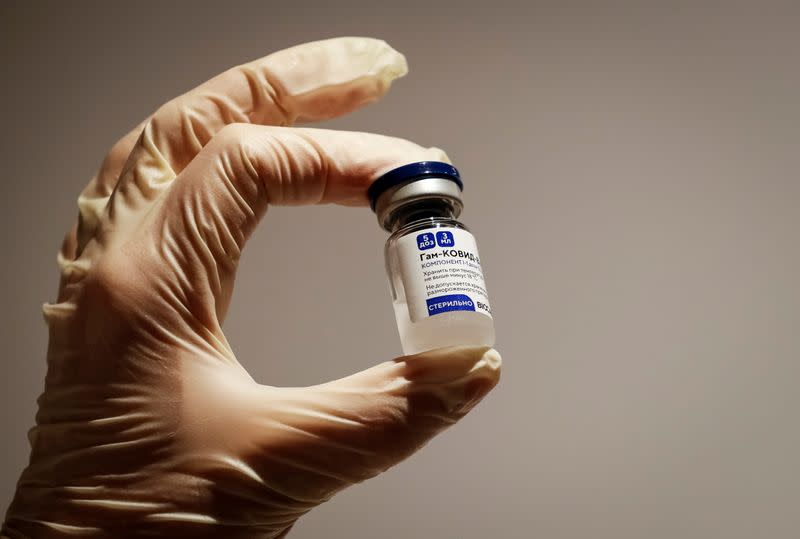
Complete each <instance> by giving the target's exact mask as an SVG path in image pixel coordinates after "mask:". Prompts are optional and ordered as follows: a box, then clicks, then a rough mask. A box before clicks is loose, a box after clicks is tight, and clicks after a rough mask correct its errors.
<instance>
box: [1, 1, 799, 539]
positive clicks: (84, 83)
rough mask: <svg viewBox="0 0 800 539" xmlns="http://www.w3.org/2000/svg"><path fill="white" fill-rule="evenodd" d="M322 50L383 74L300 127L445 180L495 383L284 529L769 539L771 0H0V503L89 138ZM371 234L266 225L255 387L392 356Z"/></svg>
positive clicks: (313, 222)
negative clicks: (475, 272) (444, 156)
mask: <svg viewBox="0 0 800 539" xmlns="http://www.w3.org/2000/svg"><path fill="white" fill-rule="evenodd" d="M793 4H794V5H793ZM337 35H371V36H375V37H380V38H383V39H386V40H387V41H389V42H390V43H391V44H392V45H394V46H395V47H396V48H398V49H399V50H401V51H402V52H404V53H405V54H406V55H407V57H408V60H409V63H410V66H411V73H410V75H409V76H408V78H406V79H404V80H401V81H399V82H398V83H397V84H396V86H395V88H394V89H393V90H392V92H391V93H390V95H389V97H388V99H386V100H385V102H383V103H381V104H380V105H379V106H376V107H371V108H369V109H366V110H363V111H361V112H358V113H357V114H354V115H352V116H351V117H348V118H345V119H341V120H337V121H335V122H330V123H328V124H327V125H326V126H327V127H336V128H341V129H353V130H365V131H377V132H384V133H388V134H392V135H398V136H402V137H407V138H411V139H413V140H415V141H417V142H419V143H422V144H426V145H438V146H441V147H443V148H445V149H446V150H447V151H448V153H449V154H450V156H451V158H452V159H453V160H454V162H455V163H456V164H457V165H458V166H459V167H460V168H461V169H462V171H463V173H464V176H465V182H466V191H465V197H466V211H465V213H464V215H463V218H464V221H465V222H466V223H467V224H469V225H470V226H471V227H472V228H473V229H474V230H475V231H476V234H477V236H478V239H479V245H480V248H481V254H482V258H483V259H484V260H485V267H486V270H487V278H488V284H489V289H490V293H491V296H492V300H493V307H494V310H495V312H496V322H497V328H498V344H497V346H498V349H499V350H500V351H501V352H502V353H503V355H504V358H505V370H504V376H503V380H502V382H501V384H500V386H499V387H498V388H497V390H496V391H495V392H494V393H493V394H492V395H491V396H490V397H489V398H488V399H487V400H486V401H485V402H484V403H483V404H482V405H481V406H479V407H478V408H477V409H475V411H474V412H473V413H472V414H471V415H470V416H469V417H468V418H466V419H465V420H464V421H463V423H461V424H459V425H458V426H456V427H455V428H453V429H452V430H450V431H448V432H446V433H445V434H444V435H443V436H441V437H440V438H438V439H436V440H435V441H434V442H432V443H431V444H430V445H429V446H428V447H427V448H426V449H425V450H424V451H422V452H421V453H419V454H418V455H416V456H414V457H413V458H411V459H410V460H409V461H407V462H405V463H403V464H401V465H400V466H398V467H397V468H395V469H393V470H391V471H390V472H388V473H386V474H385V475H383V476H381V477H379V478H377V479H375V480H372V481H370V482H369V483H367V484H363V485H360V486H357V487H355V488H352V489H350V490H348V491H345V492H344V493H342V494H341V495H339V496H337V497H336V498H335V499H334V500H333V501H332V502H330V503H328V504H326V505H324V506H323V507H320V508H319V509H317V510H315V511H313V512H312V513H311V514H310V515H309V516H308V517H306V518H304V519H303V520H301V521H300V523H299V524H298V526H297V527H296V531H295V532H294V533H293V534H292V535H291V537H293V538H297V539H300V538H320V537H352V538H378V537H380V538H385V539H401V538H406V537H423V538H429V537H436V538H445V539H449V538H458V539H478V538H487V537H489V538H495V537H496V538H509V539H510V538H545V539H585V538H590V537H591V538H609V539H612V538H613V539H625V538H637V539H638V538H645V537H646V538H648V539H661V538H663V539H673V538H676V537H680V538H682V539H688V538H698V539H700V538H703V539H709V538H725V539H736V538H742V539H745V538H747V539H750V538H753V537H764V538H770V539H779V538H791V537H798V536H800V420H799V419H798V410H799V409H800V389H798V384H799V383H800V286H799V285H798V278H799V277H800V179H799V176H798V165H799V164H800V106H799V105H798V96H800V62H799V61H798V58H800V5H798V4H797V3H792V2H785V3H783V4H777V3H770V2H760V1H752V2H749V3H738V2H716V3H707V2H706V3H704V2H696V1H694V2H689V1H687V2H637V3H620V2H584V3H577V2H572V1H568V2H556V1H553V2H534V1H529V2H517V3H503V2H499V1H497V0H493V1H490V2H482V3H478V2H449V3H445V2H431V1H427V2H416V1H395V2H385V3H381V2H374V1H373V2H362V3H353V2H348V1H342V0H338V1H336V2H330V1H317V0H313V1H312V0H304V1H297V2H250V3H248V2H235V1H225V2H216V3H211V2H205V3H200V2H185V3H178V2H141V1H137V2H129V3H127V4H126V3H122V2H113V3H112V2H98V3H93V2H92V3H90V2H52V3H43V2H17V3H15V2H9V1H2V3H0V43H2V49H1V50H0V55H1V57H0V73H1V75H0V79H1V80H2V85H0V92H1V93H2V96H1V98H0V108H1V109H2V110H0V118H2V122H3V133H2V144H1V145H0V157H1V159H0V163H2V167H3V172H2V181H0V192H1V193H2V196H0V220H1V221H0V242H1V244H2V246H3V251H2V253H3V254H2V264H1V265H0V278H1V279H2V281H0V282H1V283H2V284H1V285H0V286H1V287H2V296H1V297H2V310H1V312H0V342H2V344H3V346H4V350H3V354H2V359H1V360H0V384H2V386H1V388H2V393H0V428H2V430H1V431H0V437H1V439H2V455H3V456H2V459H1V461H0V507H2V508H3V509H0V510H2V511H4V508H5V506H6V505H7V504H8V502H9V501H10V498H11V495H12V491H13V488H14V482H15V481H16V479H17V476H18V474H19V472H20V471H21V469H22V468H23V467H24V465H25V462H26V459H27V451H28V445H27V441H26V438H25V435H26V431H27V429H28V428H29V427H30V426H31V425H32V423H33V418H34V414H35V410H36V397H37V395H38V394H39V392H40V390H41V388H42V383H43V375H44V372H45V349H46V344H47V343H46V332H45V326H44V323H43V320H42V316H41V304H42V303H43V302H45V301H47V300H51V299H53V298H54V294H55V289H56V278H57V270H56V264H55V254H56V250H57V248H58V245H59V243H60V240H61V238H62V234H63V231H64V229H65V228H66V227H67V226H68V224H69V223H70V222H71V221H72V220H73V217H74V214H75V211H76V206H75V198H76V196H77V194H78V192H79V190H80V189H81V188H82V186H83V185H84V183H85V182H86V181H87V180H88V179H89V178H90V176H91V175H92V174H93V173H94V171H95V169H96V167H97V166H98V165H99V163H100V160H101V158H102V156H103V155H104V153H105V150H106V149H107V147H108V146H109V145H110V144H111V143H112V142H113V141H115V140H116V138H117V137H118V136H119V135H121V134H123V133H124V132H126V131H127V130H128V129H129V128H130V127H132V126H133V125H135V124H136V123H137V122H138V121H139V120H140V119H142V118H143V117H145V116H146V115H147V114H148V113H150V112H151V111H153V110H154V109H155V108H156V107H157V106H158V105H159V104H161V103H162V102H164V101H166V100H168V99H170V98H171V97H173V96H176V95H177V94H179V93H182V92H183V91H185V90H187V89H189V88H191V87H192V86H194V85H196V84H198V83H200V82H201V81H203V80H205V79H207V78H209V77H211V76H213V75H215V74H216V73H218V72H220V71H222V70H224V69H226V68H227V67H230V66H232V65H234V64H238V63H241V62H244V61H247V60H250V59H253V58H256V57H259V56H262V55H264V54H266V53H268V52H270V51H273V50H277V49H280V48H283V47H286V46H289V45H293V44H296V43H299V42H303V41H310V40H315V39H320V38H325V37H332V36H337ZM384 240H385V235H384V233H383V232H382V231H381V230H380V229H379V228H378V226H377V224H376V222H375V219H374V216H373V215H372V214H371V213H370V212H369V210H367V209H357V210H352V209H344V208H337V207H316V208H301V209H297V208H292V209H286V208H277V209H273V210H271V211H270V214H268V216H267V218H266V219H265V221H264V223H263V226H262V227H261V229H260V230H259V231H258V233H257V234H256V236H255V237H254V238H253V240H251V243H250V244H249V246H248V249H247V251H246V254H245V257H244V264H243V267H242V269H241V273H240V276H239V280H238V283H237V292H236V296H235V298H234V302H233V306H232V309H231V311H230V316H229V318H228V320H227V323H226V332H227V334H228V337H229V340H230V341H231V343H232V344H233V346H234V349H235V350H236V352H237V354H238V356H239V358H240V360H241V361H242V363H244V364H245V365H246V366H247V367H248V368H249V369H250V371H251V372H252V373H253V375H254V376H255V377H256V379H258V380H260V381H262V382H265V383H270V384H274V385H300V384H314V383H317V382H322V381H325V380H328V379H332V378H337V377H340V376H343V375H346V374H349V373H351V372H354V371H356V370H360V369H362V368H365V367H367V366H370V365H372V364H374V363H377V362H380V361H383V360H386V359H389V358H391V357H394V356H395V355H397V354H398V353H399V344H398V339H397V336H396V332H395V325H394V318H393V313H392V308H391V304H390V301H389V297H388V292H387V285H386V282H385V277H384V273H383V271H384V270H383V259H382V246H383V242H384ZM278 255H280V256H281V260H284V261H291V263H286V262H282V263H277V264H276V263H275V259H276V258H275V257H276V256H278ZM343 261H347V262H343Z"/></svg>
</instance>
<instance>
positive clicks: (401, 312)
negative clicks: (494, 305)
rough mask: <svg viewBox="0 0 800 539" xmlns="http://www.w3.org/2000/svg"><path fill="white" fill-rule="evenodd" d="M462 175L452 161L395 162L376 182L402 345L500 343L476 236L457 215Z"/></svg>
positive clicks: (373, 191) (419, 348)
mask: <svg viewBox="0 0 800 539" xmlns="http://www.w3.org/2000/svg"><path fill="white" fill-rule="evenodd" d="M462 190H463V183H462V181H461V176H460V174H459V172H458V170H457V169H456V168H455V167H453V166H452V165H450V164H448V163H441V162H437V161H423V162H419V163H412V164H409V165H404V166H402V167H399V168H396V169H394V170H391V171H389V172H387V173H386V174H384V175H383V176H381V177H380V178H378V179H377V180H376V181H375V182H374V183H373V184H372V185H371V186H370V188H369V191H368V195H369V199H370V205H371V207H372V209H373V211H374V212H375V214H376V215H377V216H378V222H379V223H380V225H381V227H383V228H384V229H385V230H387V231H388V232H390V233H391V235H390V236H389V239H388V240H387V241H386V248H385V256H386V271H387V273H388V275H389V285H390V289H391V294H392V302H393V303H394V313H395V317H396V318H397V329H398V331H399V333H400V342H401V344H402V347H403V353H404V354H406V355H410V354H417V353H420V352H424V351H426V350H432V349H434V348H442V347H445V346H459V345H475V346H493V345H494V338H495V334H494V321H493V320H492V310H491V307H490V305H489V298H488V296H487V293H486V283H485V282H484V278H483V269H482V268H481V260H480V257H479V255H478V248H477V245H476V243H475V237H474V236H473V235H472V233H471V232H470V231H469V229H468V228H467V227H466V226H464V225H463V224H462V223H460V222H459V221H458V220H457V218H458V216H459V215H460V214H461V210H462V208H463V204H462V201H461V191H462Z"/></svg>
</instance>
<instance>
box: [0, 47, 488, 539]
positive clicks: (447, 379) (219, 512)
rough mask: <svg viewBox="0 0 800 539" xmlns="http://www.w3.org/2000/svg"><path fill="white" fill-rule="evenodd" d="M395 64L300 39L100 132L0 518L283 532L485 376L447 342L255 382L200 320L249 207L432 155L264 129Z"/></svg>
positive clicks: (136, 531) (348, 195)
mask: <svg viewBox="0 0 800 539" xmlns="http://www.w3.org/2000/svg"><path fill="white" fill-rule="evenodd" d="M405 71H406V65H405V60H404V58H403V56H402V55H401V54H399V53H397V52H396V51H394V50H393V49H391V48H390V47H389V46H388V45H386V44H385V43H384V42H382V41H377V40H372V39H365V38H342V39H332V40H328V41H321V42H316V43H309V44H305V45H301V46H298V47H295V48H291V49H288V50H285V51H281V52H278V53H275V54H273V55H270V56H267V57H266V58H263V59H261V60H257V61H254V62H252V63H249V64H245V65H242V66H239V67H236V68H233V69H231V70H229V71H227V72H225V73H223V74H221V75H219V76H218V77H216V78H214V79H211V80H210V81H208V82H207V83H205V84H203V85H202V86H200V87H198V88H196V89H194V90H192V91H190V92H189V93H187V94H184V95H182V96H180V97H178V98H176V99H174V100H172V101H170V102H169V103H167V104H166V105H164V106H162V107H161V108H159V109H158V110H157V111H156V112H155V114H153V115H152V116H151V117H150V118H149V119H147V120H146V121H145V122H144V123H143V124H142V125H140V126H139V127H138V128H136V129H134V130H133V131H132V132H131V133H129V134H128V135H126V136H125V137H123V138H122V139H121V140H120V141H119V142H118V143H116V144H115V145H114V146H113V147H112V148H111V150H110V152H109V154H108V156H107V157H106V159H105V161H104V162H103V164H102V167H101V168H100V170H99V172H98V174H97V176H96V177H95V178H94V179H93V180H92V181H91V182H90V183H89V185H88V186H87V187H86V188H85V190H84V191H83V193H82V194H81V196H80V198H79V200H78V204H79V209H80V212H79V219H78V222H77V223H76V225H75V226H74V227H73V229H72V231H71V232H70V233H69V234H68V235H67V237H66V239H65V241H64V243H63V246H62V249H61V252H60V254H59V265H60V267H61V272H62V274H61V284H60V287H59V293H58V300H57V302H56V303H53V304H46V305H45V306H44V314H45V318H46V320H47V323H48V326H49V330H50V343H49V348H48V357H47V361H48V373H47V379H46V384H45V390H44V393H43V394H42V396H41V397H40V399H39V412H38V415H37V425H36V427H35V428H34V429H32V431H31V433H30V442H31V445H32V452H31V459H30V464H29V466H28V467H27V469H26V470H25V471H24V472H23V475H22V477H21V479H20V481H19V484H18V488H17V493H16V496H15V498H14V501H13V502H12V505H11V507H10V508H9V511H8V514H7V517H6V522H5V524H4V527H3V531H2V534H1V535H2V537H5V538H9V539H10V538H13V539H16V538H21V537H36V538H43V537H104V538H105V537H109V538H111V537H113V538H116V539H119V538H123V537H138V536H159V537H194V538H197V537H215V538H218V537H225V538H227V539H235V538H239V537H248V538H250V537H259V538H262V537H263V538H267V537H269V538H272V537H283V536H285V535H286V533H287V532H288V531H289V529H290V528H291V527H292V525H293V524H294V522H295V521H296V520H297V519H298V518H299V517H300V516H301V515H303V514H304V513H306V512H307V511H309V510H310V509H312V508H313V507H314V506H316V505H318V504H320V503H322V502H324V501H325V500H327V499H329V498H330V497H331V496H332V495H333V494H334V493H336V492H337V491H339V490H341V489H343V488H345V487H347V486H348V485H352V484H354V483H358V482H360V481H363V480H364V479H367V478H369V477H372V476H374V475H376V474H378V473H380V472H382V471H384V470H386V469H387V468H389V467H390V466H392V465H394V464H396V463H398V462H399V461H401V460H403V459H404V458H406V457H408V456H409V455H410V454H411V453H413V452H414V451H416V450H417V449H419V448H420V447H421V446H422V445H424V444H425V443H426V442H427V441H428V440H429V439H430V438H431V437H433V436H434V435H435V434H437V433H438V432H440V431H442V430H443V429H445V428H447V427H449V426H450V425H452V424H453V423H455V422H456V421H457V420H458V419H459V418H461V417H462V416H463V415H464V414H466V413H467V412H468V411H469V410H470V409H471V408H472V407H473V406H474V405H475V404H476V403H477V402H478V401H480V400H481V398H483V397H484V396H485V395H486V393H487V392H488V391H489V390H490V389H491V388H492V387H493V386H494V385H495V384H496V383H497V381H498V378H499V374H500V357H499V356H498V354H497V353H496V352H495V351H493V350H488V349H482V348H458V349H445V350H439V351H435V352H430V353H425V354H420V355H417V356H411V357H403V358H399V359H395V360H392V361H388V362H385V363H382V364H380V365H377V366H376V367H373V368H371V369H368V370H366V371H364V372H361V373H358V374H355V375H352V376H349V377H347V378H343V379H341V380H337V381H334V382H330V383H327V384H322V385H318V386H314V387H308V388H278V387H271V386H267V385H261V384H259V383H256V382H255V381H254V380H253V379H252V378H251V377H250V376H249V375H248V374H247V372H246V371H245V370H244V368H243V367H242V366H241V365H240V364H239V363H238V362H237V360H236V358H235V357H234V354H233V352H232V351H231V347H230V346H229V345H228V342H227V341H226V339H225V335H224V334H223V332H222V328H221V325H222V323H223V321H224V319H225V314H226V311H227V309H228V305H229V301H230V298H231V293H232V290H233V283H234V277H235V274H236V268H237V265H238V261H239V258H240V254H241V251H242V248H243V247H244V244H245V242H246V241H247V238H248V237H249V236H250V234H251V233H252V232H253V229H254V228H255V226H256V224H257V222H258V221H259V220H260V219H261V217H262V216H263V215H264V213H265V211H266V210H267V207H268V206H269V205H270V204H288V205H295V204H320V203H321V204H325V203H335V204H345V205H363V204H365V203H366V201H367V199H366V189H367V186H368V185H369V183H370V182H371V181H373V180H374V179H375V178H376V177H378V176H379V175H380V174H382V173H383V172H386V171H387V170H389V169H392V168H394V167H396V166H399V165H402V164H405V163H408V162H413V161H420V160H443V159H446V156H445V155H444V153H443V152H442V151H441V150H438V149H435V148H428V149H426V148H422V147H420V146H417V145H416V144H413V143H411V142H408V141H405V140H400V139H396V138H390V137H385V136H380V135H373V134H367V133H352V132H335V131H328V130H315V129H301V128H291V127H285V126H288V125H291V124H293V123H294V122H296V121H314V120H322V119H326V118H332V117H335V116H339V115H341V114H344V113H347V112H349V111H352V110H354V109H356V108H358V107H360V106H362V105H364V104H366V103H369V102H372V101H375V100H376V99H379V98H380V97H381V96H382V95H383V94H384V93H385V92H386V91H387V90H388V88H389V86H390V84H391V81H392V80H393V79H395V78H396V77H398V76H401V75H403V74H404V73H405ZM279 126H281V127H279ZM353 353H358V350H357V349H354V350H353ZM315 359H318V358H309V361H313V360H315ZM272 360H273V361H280V358H272Z"/></svg>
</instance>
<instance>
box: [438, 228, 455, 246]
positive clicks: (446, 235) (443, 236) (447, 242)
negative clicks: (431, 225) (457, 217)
mask: <svg viewBox="0 0 800 539" xmlns="http://www.w3.org/2000/svg"><path fill="white" fill-rule="evenodd" d="M436 243H438V244H439V247H453V246H455V244H456V240H455V239H453V233H452V232H447V231H444V230H443V231H442V232H437V233H436Z"/></svg>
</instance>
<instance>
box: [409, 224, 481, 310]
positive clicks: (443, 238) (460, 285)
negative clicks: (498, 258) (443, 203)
mask: <svg viewBox="0 0 800 539" xmlns="http://www.w3.org/2000/svg"><path fill="white" fill-rule="evenodd" d="M397 257H398V262H399V266H400V272H401V276H402V280H403V288H404V289H405V293H406V301H407V303H408V313H409V316H410V318H411V321H412V322H417V321H419V320H422V319H423V318H426V317H428V316H436V315H437V314H441V313H447V312H451V311H474V312H477V313H481V314H484V315H486V316H488V317H489V318H491V317H492V309H491V307H490V306H489V298H488V296H487V295H486V283H485V282H484V280H483V270H482V269H481V260H480V258H479V257H478V247H477V245H476V244H475V238H474V237H473V235H472V234H470V233H469V232H467V231H466V230H463V229H461V228H445V227H439V228H426V229H424V230H419V231H417V232H412V233H410V234H407V235H405V236H403V237H402V238H400V239H398V240H397Z"/></svg>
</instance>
